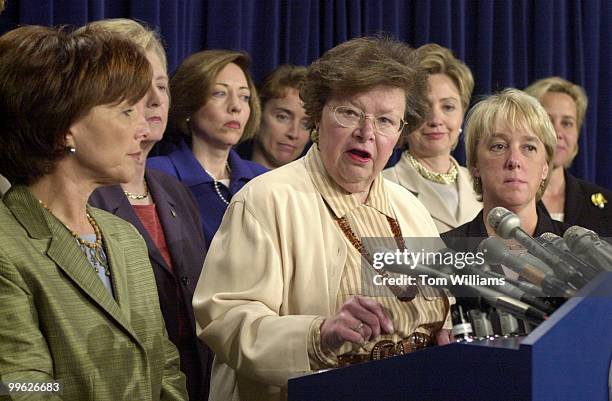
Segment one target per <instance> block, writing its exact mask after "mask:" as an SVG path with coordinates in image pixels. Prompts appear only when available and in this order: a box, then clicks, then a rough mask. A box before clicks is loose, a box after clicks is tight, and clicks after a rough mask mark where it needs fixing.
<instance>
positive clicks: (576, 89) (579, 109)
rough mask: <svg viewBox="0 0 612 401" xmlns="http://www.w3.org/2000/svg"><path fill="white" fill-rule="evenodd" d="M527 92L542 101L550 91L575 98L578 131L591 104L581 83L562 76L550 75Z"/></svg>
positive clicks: (535, 83) (530, 87)
mask: <svg viewBox="0 0 612 401" xmlns="http://www.w3.org/2000/svg"><path fill="white" fill-rule="evenodd" d="M525 92H527V93H528V94H530V95H531V96H533V97H535V98H536V99H538V101H540V102H542V98H543V97H544V95H545V94H546V93H548V92H554V93H565V94H566V95H569V96H570V97H571V98H572V99H574V103H576V120H577V121H576V123H577V124H578V133H579V134H580V128H582V123H583V121H584V117H585V115H586V110H587V107H588V105H589V99H588V97H587V95H586V92H585V91H584V89H583V88H582V86H580V85H576V84H575V83H572V82H570V81H568V80H565V79H563V78H561V77H548V78H543V79H540V80H537V81H535V82H534V83H532V84H531V85H529V86H528V87H527V88H525Z"/></svg>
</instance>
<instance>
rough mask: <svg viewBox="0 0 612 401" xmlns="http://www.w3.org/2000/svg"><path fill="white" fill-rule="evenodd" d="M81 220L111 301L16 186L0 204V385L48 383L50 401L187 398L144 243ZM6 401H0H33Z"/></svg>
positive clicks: (70, 242)
mask: <svg viewBox="0 0 612 401" xmlns="http://www.w3.org/2000/svg"><path fill="white" fill-rule="evenodd" d="M90 213H91V215H92V216H93V217H94V219H95V220H96V222H97V223H98V225H99V226H100V229H101V232H102V236H103V243H104V248H105V251H106V253H107V256H108V259H109V264H110V269H111V272H112V274H111V279H112V285H113V289H114V298H113V296H112V295H111V294H110V293H109V292H108V291H107V289H106V288H105V287H104V286H103V284H102V281H101V280H100V278H99V277H98V276H97V274H96V272H95V271H94V270H93V268H92V266H91V265H90V264H89V262H88V261H87V259H86V257H85V254H84V253H83V251H82V250H81V249H80V247H79V246H78V244H77V243H76V241H75V240H74V238H73V237H72V236H71V234H70V233H69V232H68V230H67V229H66V228H65V227H64V226H63V225H62V223H61V222H59V221H58V220H57V219H56V218H55V217H53V216H52V215H51V214H50V213H49V212H47V211H46V210H45V209H43V208H42V207H41V206H40V205H39V203H38V201H37V200H36V199H35V198H34V197H33V196H32V195H31V194H30V192H29V191H28V190H27V189H26V188H25V187H23V186H17V187H13V188H12V189H10V190H9V191H8V192H7V193H6V194H5V196H4V198H3V199H2V200H1V201H0V381H2V382H5V383H6V382H9V381H20V382H41V381H51V380H57V381H59V382H60V383H61V385H62V387H63V394H61V395H57V397H56V398H53V399H58V400H59V399H62V400H74V401H87V400H96V401H97V400H104V401H119V400H121V401H123V400H139V401H149V400H151V401H154V400H185V399H187V395H186V390H185V377H184V376H183V374H182V373H181V372H180V371H179V359H178V353H177V351H176V348H175V347H174V345H172V343H171V342H170V341H169V340H168V339H167V336H166V334H165V328H164V323H163V319H162V316H161V312H160V308H159V301H158V297H157V292H156V291H157V290H156V286H155V280H154V278H153V272H152V270H151V265H150V262H149V257H148V254H147V248H146V246H145V243H144V240H143V239H142V237H141V236H140V235H139V234H138V232H137V231H136V229H135V228H134V227H132V226H131V225H130V224H129V223H127V222H125V221H124V220H121V219H119V218H117V217H115V216H113V215H112V214H109V213H106V212H104V211H102V210H99V209H95V208H91V209H90ZM28 396H29V397H31V398H28ZM11 397H12V398H9V397H7V396H6V395H5V396H2V395H0V400H1V399H41V396H40V395H33V394H29V395H27V394H22V395H21V396H20V397H23V398H19V397H18V396H17V395H15V394H11Z"/></svg>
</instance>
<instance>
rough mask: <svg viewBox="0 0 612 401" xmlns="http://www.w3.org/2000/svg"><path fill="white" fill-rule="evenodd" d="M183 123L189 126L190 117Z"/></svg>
mask: <svg viewBox="0 0 612 401" xmlns="http://www.w3.org/2000/svg"><path fill="white" fill-rule="evenodd" d="M185 122H186V123H187V125H189V123H190V122H191V117H187V118H186V119H185Z"/></svg>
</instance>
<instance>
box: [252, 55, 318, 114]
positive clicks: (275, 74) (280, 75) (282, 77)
mask: <svg viewBox="0 0 612 401" xmlns="http://www.w3.org/2000/svg"><path fill="white" fill-rule="evenodd" d="M306 72H307V70H306V67H303V66H301V65H291V64H283V65H280V66H278V67H276V68H275V69H274V70H273V71H272V72H270V73H269V74H268V75H266V77H265V78H264V79H263V81H262V83H261V85H260V86H259V99H260V100H261V106H262V107H263V106H264V105H265V104H266V102H267V101H268V100H270V99H280V98H283V97H285V95H286V94H287V89H289V88H293V89H297V90H298V91H299V90H300V87H301V86H302V83H303V82H304V79H305V78H306Z"/></svg>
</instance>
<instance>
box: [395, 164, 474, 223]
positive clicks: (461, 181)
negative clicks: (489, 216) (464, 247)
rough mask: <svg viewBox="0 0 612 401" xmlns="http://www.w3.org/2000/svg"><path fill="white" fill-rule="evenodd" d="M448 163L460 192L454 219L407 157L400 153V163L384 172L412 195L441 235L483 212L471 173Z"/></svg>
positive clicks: (443, 202)
mask: <svg viewBox="0 0 612 401" xmlns="http://www.w3.org/2000/svg"><path fill="white" fill-rule="evenodd" d="M451 160H452V162H453V163H455V165H456V166H457V168H458V170H459V174H458V175H457V186H458V189H459V213H458V214H457V216H454V215H453V214H452V213H451V212H450V211H449V210H448V207H446V205H445V200H444V199H443V198H442V197H441V196H440V194H438V192H436V190H435V189H434V188H432V186H431V184H430V181H428V180H426V179H425V178H423V176H421V174H419V172H418V171H417V170H416V169H415V168H414V167H412V165H411V164H410V162H409V161H408V159H407V157H406V152H404V153H403V154H402V157H401V159H400V161H399V162H398V163H397V164H396V165H395V166H393V167H391V168H388V169H386V170H385V171H383V176H384V177H385V178H386V179H388V180H391V181H393V182H395V183H397V184H400V185H401V186H403V187H404V188H406V189H407V190H409V191H410V192H412V193H413V194H414V195H415V196H416V197H417V198H418V199H419V200H420V201H421V203H423V204H424V205H425V206H426V207H427V210H428V211H429V213H430V214H431V217H432V218H433V220H434V222H435V223H436V227H438V231H439V232H440V233H443V232H446V231H449V230H451V229H453V228H455V227H459V226H460V225H462V224H464V223H467V222H468V221H472V219H474V217H476V215H477V214H478V212H480V210H481V209H482V203H481V202H479V201H478V200H477V199H476V194H475V193H474V190H473V189H472V182H471V178H470V174H469V172H468V170H467V169H466V168H465V167H461V166H460V165H459V163H457V161H456V160H455V159H453V158H452V157H451Z"/></svg>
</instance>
